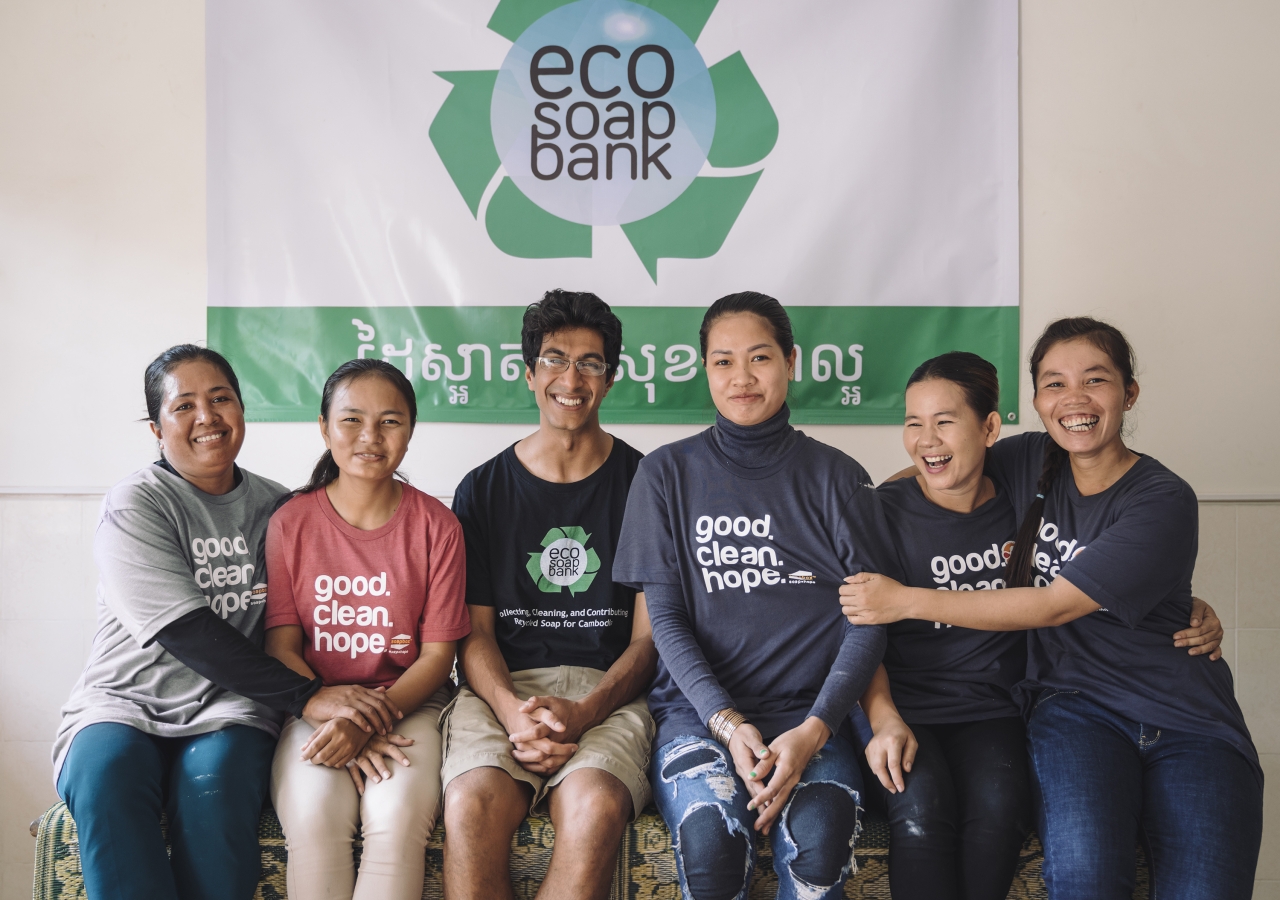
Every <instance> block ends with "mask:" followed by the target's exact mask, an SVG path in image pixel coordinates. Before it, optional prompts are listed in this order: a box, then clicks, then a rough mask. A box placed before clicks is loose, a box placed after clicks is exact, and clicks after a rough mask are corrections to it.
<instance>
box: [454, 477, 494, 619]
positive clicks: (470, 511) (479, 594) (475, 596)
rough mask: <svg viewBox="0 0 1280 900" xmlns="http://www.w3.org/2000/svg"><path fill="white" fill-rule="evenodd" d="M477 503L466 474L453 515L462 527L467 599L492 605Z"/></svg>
mask: <svg viewBox="0 0 1280 900" xmlns="http://www.w3.org/2000/svg"><path fill="white" fill-rule="evenodd" d="M477 505H478V504H477V499H476V492H475V479H474V478H473V477H472V476H471V475H467V477H466V478H463V479H462V483H461V484H459V485H458V489H457V491H455V492H454V495H453V514H454V515H455V516H457V518H458V522H459V523H460V524H461V526H462V538H463V548H464V553H465V556H466V562H465V565H466V579H465V581H466V602H467V603H472V604H475V605H476V606H493V605H494V602H493V586H492V583H491V582H490V580H489V535H488V529H487V528H486V527H485V519H484V512H485V511H484V510H482V509H479V508H477ZM468 622H470V619H468ZM468 627H470V626H468Z"/></svg>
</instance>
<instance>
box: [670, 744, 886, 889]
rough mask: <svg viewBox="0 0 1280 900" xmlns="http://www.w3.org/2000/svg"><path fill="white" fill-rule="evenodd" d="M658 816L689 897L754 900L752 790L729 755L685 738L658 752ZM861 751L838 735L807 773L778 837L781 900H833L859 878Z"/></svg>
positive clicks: (776, 830)
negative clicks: (750, 898)
mask: <svg viewBox="0 0 1280 900" xmlns="http://www.w3.org/2000/svg"><path fill="white" fill-rule="evenodd" d="M649 780H650V782H651V783H652V784H653V798H654V801H655V803H657V806H658V811H659V812H660V813H661V814H662V818H663V819H664V820H665V821H666V823H667V827H668V828H669V829H670V830H671V837H672V843H673V844H674V845H675V850H676V869H677V871H678V873H679V876H680V890H681V894H682V896H683V897H684V900H746V896H747V890H748V888H749V887H750V885H751V875H752V872H753V871H754V870H755V861H756V847H755V835H756V832H755V831H753V830H752V826H753V824H754V823H755V820H756V813H755V812H753V811H750V810H748V809H747V801H748V799H749V795H748V794H747V788H746V785H744V784H743V783H742V779H741V778H739V777H738V774H737V772H736V771H734V768H733V760H732V759H731V758H730V756H729V751H728V750H726V749H725V748H724V747H722V746H720V744H718V743H717V742H715V741H713V740H710V739H708V738H702V737H692V736H688V735H682V736H680V737H678V738H676V739H675V740H673V741H671V742H670V743H668V744H666V745H664V746H663V747H661V748H660V749H659V750H658V752H657V753H656V754H654V761H653V764H652V767H651V769H650V773H649ZM861 807H862V774H861V772H860V771H859V770H858V751H857V750H855V749H854V747H853V744H852V743H851V742H850V741H849V740H848V739H846V738H845V737H844V736H842V735H836V736H834V737H832V738H831V739H830V740H829V741H827V743H826V744H825V745H824V746H823V748H822V749H821V750H820V751H818V753H817V754H816V755H815V756H814V757H813V759H812V760H811V761H810V762H809V765H808V766H806V767H805V770H804V774H802V775H801V776H800V781H799V783H798V784H797V785H796V786H795V788H794V789H793V790H792V792H791V796H790V797H788V798H787V805H786V806H785V807H783V810H782V815H781V816H779V818H778V819H777V820H775V822H774V827H773V828H772V829H771V830H770V835H769V837H770V840H772V841H773V868H774V871H775V872H776V873H777V875H778V898H779V900H828V898H831V900H834V898H837V897H843V896H844V894H843V887H844V883H845V881H846V880H847V879H848V878H849V876H850V875H852V874H853V873H854V871H855V868H856V864H855V863H854V859H853V844H854V840H855V838H856V837H857V835H858V832H859V831H860V830H861V823H860V818H859V817H860V814H861Z"/></svg>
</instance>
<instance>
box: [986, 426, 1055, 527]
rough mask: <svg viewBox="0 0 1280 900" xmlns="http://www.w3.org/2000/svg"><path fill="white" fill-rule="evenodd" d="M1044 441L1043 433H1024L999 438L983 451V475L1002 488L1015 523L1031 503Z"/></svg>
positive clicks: (1034, 494) (1041, 463) (1042, 466)
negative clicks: (984, 452) (984, 462)
mask: <svg viewBox="0 0 1280 900" xmlns="http://www.w3.org/2000/svg"><path fill="white" fill-rule="evenodd" d="M1048 440H1049V436H1048V435H1047V434H1045V433H1044V432H1043V431H1028V432H1024V433H1023V434H1015V435H1012V436H1011V437H1007V438H1001V439H1000V440H998V441H996V442H995V444H994V445H992V446H991V448H990V449H988V450H987V460H986V466H985V471H986V474H987V476H988V477H990V478H991V480H992V481H994V482H995V483H996V484H997V485H998V486H1000V487H1003V488H1004V490H1005V492H1006V493H1007V494H1008V495H1009V500H1010V501H1011V502H1012V503H1013V508H1014V509H1015V510H1017V513H1018V518H1019V520H1021V518H1022V516H1023V515H1024V514H1025V512H1026V509H1027V507H1028V506H1030V505H1031V501H1032V500H1034V499H1035V496H1036V483H1037V482H1038V481H1039V480H1040V473H1041V471H1043V470H1044V448H1045V445H1046V444H1047V443H1048Z"/></svg>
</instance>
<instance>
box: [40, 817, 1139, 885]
mask: <svg viewBox="0 0 1280 900" xmlns="http://www.w3.org/2000/svg"><path fill="white" fill-rule="evenodd" d="M258 839H259V841H260V843H261V845H262V881H261V882H259V884H258V893H257V895H256V898H257V900H284V898H285V880H284V874H285V863H286V861H287V853H286V851H285V846H284V835H283V834H282V833H281V832H280V822H279V821H278V820H277V819H276V815H275V812H274V811H272V810H270V809H266V810H264V811H263V813H262V821H261V823H260V824H259V826H258ZM443 841H444V830H443V829H442V828H436V832H435V834H434V835H433V836H432V838H431V844H430V846H428V847H427V877H426V880H425V883H424V884H423V887H422V897H423V900H443V893H442V891H441V889H440V867H441V865H442V863H443V860H444V851H443ZM554 841H555V831H554V829H553V828H552V827H551V822H550V820H548V819H546V818H543V817H539V816H535V817H531V818H529V819H526V820H525V822H524V824H523V825H521V826H520V830H519V831H517V832H516V835H515V837H514V838H513V839H512V841H511V880H512V882H513V885H514V887H515V894H516V897H517V898H519V900H532V898H533V896H534V894H536V893H537V891H538V885H539V884H540V883H541V881H542V876H543V875H544V874H546V871H547V862H548V860H549V859H550V857H551V846H552V844H553V843H554ZM356 853H357V854H359V844H358V843H357V845H356ZM888 853H889V826H888V825H887V824H886V823H885V822H884V821H883V820H877V819H874V818H870V819H869V820H868V821H867V822H866V824H865V827H864V829H863V832H862V835H861V837H859V838H858V849H857V858H858V874H857V876H856V877H855V878H852V879H850V880H849V882H848V883H847V884H846V885H845V892H844V894H845V897H848V898H868V900H870V898H876V900H880V898H883V900H889V870H888ZM1042 857H1043V854H1042V851H1041V849H1040V842H1039V841H1037V840H1036V838H1035V837H1034V836H1032V837H1031V838H1030V839H1029V840H1028V841H1027V844H1026V846H1025V847H1023V849H1022V860H1021V862H1020V863H1019V865H1018V874H1017V876H1016V877H1015V878H1014V882H1013V888H1012V890H1010V891H1009V897H1010V898H1016V900H1032V898H1044V897H1045V896H1046V894H1045V889H1044V882H1043V881H1041V879H1040V864H1041V861H1042ZM1138 881H1139V885H1138V890H1137V891H1135V892H1134V897H1135V898H1145V897H1146V896H1147V884H1146V868H1145V866H1141V867H1140V868H1139V870H1138ZM776 892H777V878H776V877H775V876H774V874H773V858H772V854H771V853H770V851H769V845H768V842H767V841H761V842H760V845H759V856H758V862H757V865H756V876H755V880H754V881H753V882H752V885H751V900H772V898H773V897H774V896H775V895H776ZM32 896H33V897H34V900H84V897H85V892H84V882H83V880H82V879H81V876H80V850H79V844H78V842H77V837H76V823H75V822H73V821H72V820H71V814H70V813H69V812H67V807H66V804H63V803H59V804H57V805H56V806H54V807H52V808H51V809H49V811H48V812H46V813H45V814H44V816H43V817H42V818H41V819H40V831H39V836H38V837H37V838H36V876H35V889H34V891H33V894H32ZM679 896H680V888H679V885H678V883H677V881H676V864H675V857H674V855H673V854H672V852H671V836H670V834H669V833H668V832H667V828H666V826H665V825H664V824H663V822H662V819H661V818H659V816H658V814H657V813H656V812H655V811H654V810H653V808H652V807H650V808H649V809H647V810H646V811H645V814H644V815H642V816H641V817H640V818H639V819H638V820H636V821H635V822H634V823H632V825H631V827H630V828H628V829H627V830H626V832H625V833H624V835H623V838H622V848H621V851H620V852H619V853H618V866H617V870H616V871H615V873H614V877H613V891H612V894H611V897H610V900H679Z"/></svg>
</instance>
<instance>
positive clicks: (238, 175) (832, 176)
mask: <svg viewBox="0 0 1280 900" xmlns="http://www.w3.org/2000/svg"><path fill="white" fill-rule="evenodd" d="M206 11H207V12H206V15H207V77H208V217H209V232H208V235H209V237H208V242H209V310H208V325H209V343H210V346H212V347H215V348H216V349H218V350H220V351H222V352H223V353H225V354H226V355H227V356H228V358H229V359H230V360H231V361H232V363H233V365H234V366H235V367H236V370H237V372H238V373H239V376H240V379H241V384H242V387H243V389H244V393H245V399H246V402H247V405H248V414H249V417H250V418H251V419H254V420H258V421H308V420H312V419H314V417H315V416H316V413H317V410H318V406H319V395H320V389H321V387H322V385H323V383H324V380H325V378H326V377H327V376H328V374H329V373H330V372H331V371H332V370H333V369H334V368H336V367H337V366H338V365H339V364H341V363H342V362H344V361H346V360H348V359H351V358H354V357H366V356H367V357H379V358H383V359H387V360H389V361H391V362H393V363H394V364H396V365H397V366H399V367H401V368H403V370H404V371H405V373H406V374H407V375H408V376H409V378H410V380H411V381H412V382H413V384H414V385H415V387H416V388H417V390H418V394H419V407H420V414H421V418H422V419H424V420H427V421H462V422H514V421H536V419H537V411H536V407H535V405H534V402H533V397H532V394H531V393H530V391H529V390H528V389H527V387H526V385H525V383H524V366H523V362H522V360H521V358H520V352H519V343H520V321H521V315H522V313H523V308H524V306H525V305H527V304H528V303H530V302H532V301H534V300H537V299H538V298H539V297H540V296H541V295H542V293H543V292H544V291H545V290H547V289H549V288H555V287H563V288H566V289H569V290H589V291H594V292H595V293H597V294H599V295H600V296H601V297H602V298H604V299H605V300H606V301H607V302H608V303H609V304H610V305H611V306H613V307H614V309H615V310H616V311H617V312H618V314H619V316H620V318H621V319H622V321H623V327H624V343H625V348H624V355H623V362H622V367H621V369H620V371H619V375H618V378H619V380H618V383H617V384H616V385H615V387H614V389H613V391H612V392H611V393H610V395H609V397H608V399H607V400H606V401H605V405H604V407H603V408H602V418H603V419H604V420H605V421H615V422H702V421H709V420H710V418H711V416H712V414H713V407H712V405H711V402H710V398H709V397H708V395H707V386H706V379H705V374H704V373H703V371H702V368H701V365H700V361H699V360H698V350H697V344H698V327H699V324H700V322H701V318H702V314H703V312H704V311H705V309H706V307H707V306H708V305H709V304H710V303H711V302H712V301H713V300H715V299H716V298H717V297H720V296H722V295H724V294H727V293H731V292H734V291H738V290H746V289H752V290H759V291H763V292H765V293H768V294H771V295H773V296H775V297H777V298H778V299H779V300H781V301H782V302H783V303H784V305H786V307H787V309H788V310H789V312H790V313H791V317H792V320H793V323H794V326H795V335H796V341H797V344H798V345H799V347H800V356H799V363H798V366H797V372H796V382H795V384H794V385H793V387H792V390H791V398H790V403H791V407H792V410H793V419H794V420H795V421H797V422H826V423H892V422H900V421H901V418H902V413H903V385H904V383H905V381H906V378H907V376H908V375H909V374H910V372H911V371H912V369H914V367H915V366H916V365H918V364H919V363H920V362H922V361H923V360H925V359H927V358H928V357H930V356H934V355H937V354H938V353H942V352H945V351H948V350H954V349H964V350H972V351H974V352H977V353H980V354H981V355H983V356H985V357H986V358H987V359H990V360H991V361H992V362H993V363H995V364H996V365H997V367H998V369H999V370H1000V374H1001V383H1002V385H1003V388H1004V390H1003V395H1002V398H1001V413H1002V415H1003V416H1004V417H1005V420H1006V421H1008V422H1015V421H1017V384H1018V379H1017V369H1018V356H1019V350H1018V334H1019V322H1018V283H1019V273H1018V143H1017V140H1018V138H1017V135H1018V126H1017V101H1018V91H1017V76H1018V71H1017V66H1018V62H1017V39H1018V21H1017V15H1018V12H1017V3H1016V0H965V2H960V0H904V2H894V3H887V4H886V3H880V2H873V0H791V2H788V3H779V2H776V0H647V2H646V0H642V2H629V0H578V2H570V3H565V2H561V0H501V2H496V3H495V2H477V0H419V2H412V3H411V2H405V0H272V2H271V3H261V2H259V0H209V2H208V3H207V4H206Z"/></svg>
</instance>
